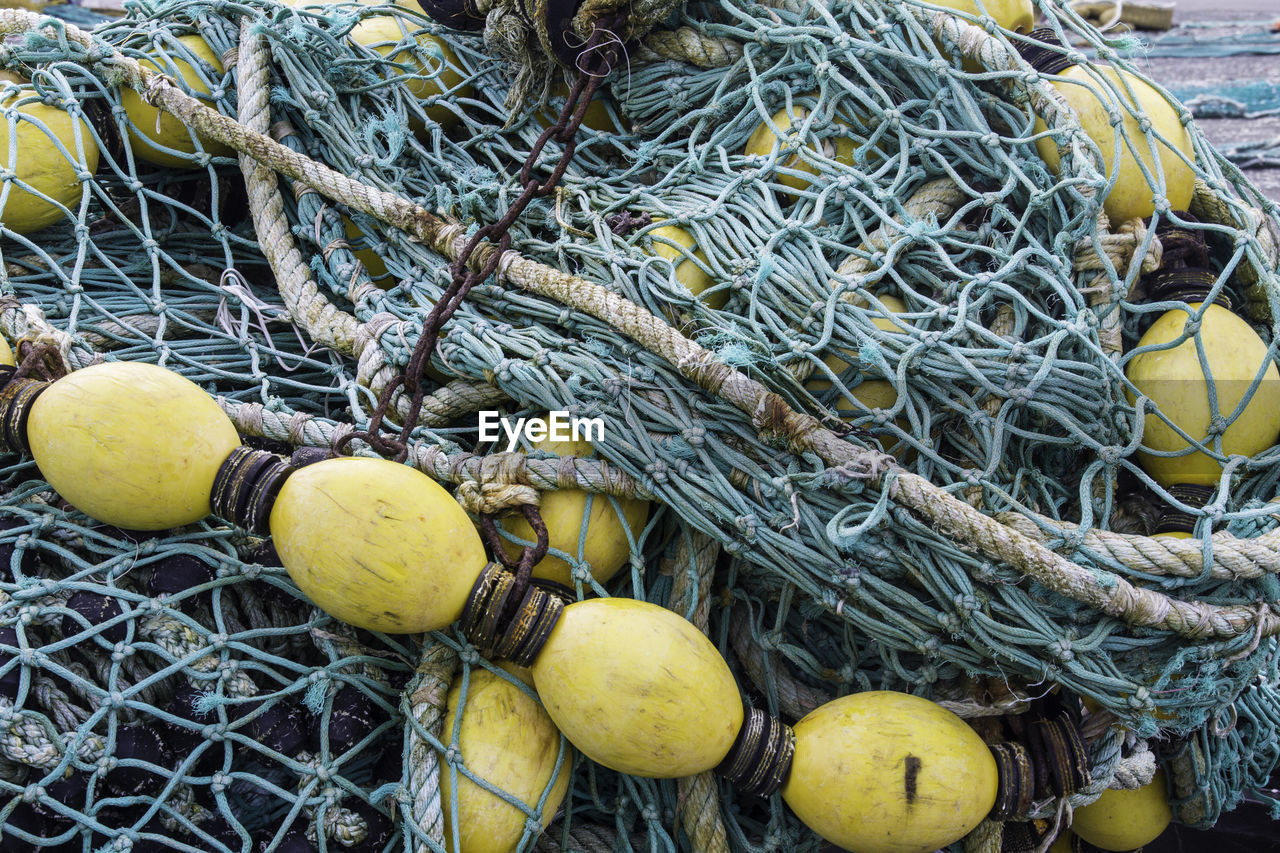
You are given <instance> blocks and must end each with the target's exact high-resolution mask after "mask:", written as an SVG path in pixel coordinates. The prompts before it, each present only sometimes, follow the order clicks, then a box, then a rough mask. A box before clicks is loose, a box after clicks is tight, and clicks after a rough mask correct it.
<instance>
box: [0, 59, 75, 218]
mask: <svg viewBox="0 0 1280 853" xmlns="http://www.w3.org/2000/svg"><path fill="white" fill-rule="evenodd" d="M10 84H16V85H10ZM0 93H2V94H0V108H3V109H5V110H6V111H7V110H10V109H12V110H13V112H12V113H10V114H9V116H8V118H7V119H6V120H4V121H0V164H3V166H4V168H5V169H7V170H8V171H10V172H13V174H14V180H13V181H6V182H5V184H7V188H8V195H7V196H5V197H4V201H3V206H0V222H3V223H4V226H5V227H6V228H8V229H9V230H11V231H15V232H17V233H18V234H32V233H34V232H36V231H39V230H40V229H41V228H47V227H48V226H50V225H52V224H54V223H55V222H58V221H59V220H61V219H62V218H63V217H64V216H66V214H65V213H64V212H63V208H64V207H65V208H67V209H69V210H71V211H72V214H71V215H72V216H74V215H75V209H76V208H77V207H78V206H79V204H80V197H81V194H82V192H83V187H82V185H81V182H80V178H79V174H80V173H81V172H82V171H83V172H84V173H87V174H93V172H95V171H97V169H98V146H97V144H96V143H95V142H94V139H93V135H92V134H91V133H90V131H89V125H88V123H86V122H85V120H84V118H82V117H78V118H75V119H72V118H71V116H70V115H69V114H68V113H67V111H66V110H64V109H62V108H60V107H57V106H51V105H49V104H44V103H41V100H40V96H39V95H38V94H37V93H36V90H35V89H34V88H33V87H32V86H31V85H30V84H29V82H28V81H27V80H25V79H23V78H22V77H19V76H18V75H17V74H13V73H11V72H0ZM14 143H16V144H14ZM59 145H60V146H61V147H62V148H63V149H65V150H66V154H64V153H63V152H62V151H61V150H59V147H58V146H59ZM11 150H12V156H10V152H11ZM23 184H25V185H26V187H29V189H24V188H23V186H21V185H23ZM0 186H2V185H0Z"/></svg>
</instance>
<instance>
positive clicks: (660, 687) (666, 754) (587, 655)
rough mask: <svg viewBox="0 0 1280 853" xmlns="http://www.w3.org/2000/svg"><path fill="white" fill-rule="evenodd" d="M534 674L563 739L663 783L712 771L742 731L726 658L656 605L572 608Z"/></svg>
mask: <svg viewBox="0 0 1280 853" xmlns="http://www.w3.org/2000/svg"><path fill="white" fill-rule="evenodd" d="M532 670H533V683H534V685H535V686H536V687H537V688H538V695H539V696H540V697H541V698H542V702H543V704H544V705H545V706H546V708H547V713H548V714H550V715H551V719H552V720H554V721H555V723H556V726H557V727H558V728H559V729H560V731H562V732H564V734H565V737H567V738H569V740H570V741H571V742H572V743H573V745H574V746H576V747H577V748H578V749H579V750H581V751H582V752H583V754H585V755H586V756H587V757H588V758H590V759H591V760H592V761H595V762H596V763H598V764H603V765H604V766H605V767H608V768H610V769H612V770H617V771H619V772H621V773H630V774H632V775H634V776H647V777H653V778H664V779H665V778H675V777H680V776H692V775H694V774H696V773H701V772H702V771H704V770H710V769H711V768H713V767H715V766H716V765H717V764H719V763H720V761H721V760H722V759H723V758H724V757H725V755H726V754H727V753H728V752H729V748H730V747H731V746H733V741H734V738H735V737H736V736H737V734H738V729H739V728H740V727H741V726H742V713H743V712H742V699H741V698H739V696H738V685H737V684H736V683H735V682H734V680H733V674H732V673H730V672H729V667H728V665H727V664H726V663H725V661H724V658H723V657H721V656H720V652H719V651H717V649H716V647H715V646H714V645H712V644H711V641H710V640H708V639H707V638H706V636H704V635H703V634H702V632H701V631H699V630H698V629H697V628H695V627H693V625H692V624H690V623H689V622H688V621H687V620H685V619H684V618H682V617H681V616H679V615H677V614H675V613H672V612H671V611H670V610H667V609H666V608H663V607H659V606H658V605H656V604H648V603H646V602H643V601H635V600H632V599H629V598H596V599H591V600H589V601H579V602H577V603H574V604H570V605H569V606H567V607H566V608H565V609H564V613H563V614H561V616H560V621H559V622H558V623H557V624H556V626H555V628H554V629H552V631H551V635H550V637H548V638H547V642H546V645H544V646H543V647H542V652H541V653H540V654H539V655H538V657H537V659H536V660H535V661H534V662H533V666H532Z"/></svg>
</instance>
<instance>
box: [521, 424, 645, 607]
mask: <svg viewBox="0 0 1280 853" xmlns="http://www.w3.org/2000/svg"><path fill="white" fill-rule="evenodd" d="M536 422H538V423H542V424H548V421H547V419H546V418H545V417H544V418H538V419H536ZM551 426H554V425H551ZM555 434H556V433H555V432H553V431H552V430H551V427H550V426H549V427H548V429H547V436H548V437H547V438H545V439H541V440H539V441H535V442H533V447H534V449H535V450H547V451H550V452H552V453H555V454H557V455H559V456H590V455H592V454H593V453H594V449H593V448H592V446H591V442H589V441H586V440H585V439H582V438H578V439H573V438H570V439H569V440H567V441H561V440H556V439H553V438H551V436H552V435H555ZM617 500H618V507H619V509H621V511H622V514H621V515H619V514H618V510H615V509H614V508H613V503H612V502H611V501H610V500H609V498H608V497H607V496H606V495H597V494H591V493H589V492H584V491H582V490H581V489H556V490H555V491H548V492H543V493H542V504H541V506H540V507H539V512H540V513H541V514H542V521H543V522H544V523H545V524H546V525H547V541H548V543H549V544H550V546H551V547H552V548H554V549H556V550H559V551H563V552H565V553H567V554H571V555H573V556H574V557H577V558H579V559H581V560H582V561H583V562H585V563H586V564H587V565H588V566H590V567H591V576H592V577H593V578H595V579H596V582H597V583H604V582H605V581H607V580H609V579H610V578H611V577H613V576H614V575H616V574H617V573H618V570H619V569H621V568H622V567H623V566H624V565H625V564H626V563H627V561H628V560H629V559H630V557H631V545H630V543H629V540H628V539H627V531H628V530H630V531H631V534H632V536H633V537H634V536H636V535H637V534H639V532H640V530H641V529H642V528H643V526H644V521H645V518H646V517H648V515H649V502H648V501H642V500H637V499H636V498H618V499H617ZM588 503H590V505H591V506H590V509H588V508H587V504H588ZM501 526H502V528H503V529H504V530H506V531H507V532H508V533H511V534H512V535H513V536H516V537H519V538H520V539H523V540H525V541H527V542H533V541H534V540H535V538H536V537H535V535H534V532H533V528H532V527H530V526H529V522H527V521H525V519H524V516H523V515H515V514H513V515H510V516H507V517H505V518H503V519H502V521H501ZM584 528H585V530H586V534H585V536H584V535H583V530H584ZM579 542H582V549H581V551H579V549H578V543H579ZM503 549H504V550H505V551H506V552H507V553H508V554H510V555H511V556H513V557H517V556H519V555H520V550H521V549H520V546H518V545H515V544H513V543H511V542H505V541H504V542H503ZM533 576H534V577H536V578H546V579H547V580H552V581H555V582H556V583H560V584H564V585H565V586H569V587H572V586H573V582H574V578H573V571H572V569H571V568H570V566H569V563H568V562H566V561H565V560H564V559H562V558H560V557H557V556H555V555H553V554H548V555H547V556H546V557H544V558H542V560H540V561H539V562H538V564H537V565H535V566H534V567H533Z"/></svg>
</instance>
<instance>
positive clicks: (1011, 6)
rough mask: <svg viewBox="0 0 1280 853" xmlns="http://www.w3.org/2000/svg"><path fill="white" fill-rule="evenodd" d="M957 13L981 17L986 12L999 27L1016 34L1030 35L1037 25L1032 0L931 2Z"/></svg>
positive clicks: (935, 0) (938, 0) (932, 0)
mask: <svg viewBox="0 0 1280 853" xmlns="http://www.w3.org/2000/svg"><path fill="white" fill-rule="evenodd" d="M931 2H933V3H936V4H937V5H939V6H946V7H947V8H948V9H954V10H955V11H957V12H964V13H965V14H967V15H973V16H974V17H981V16H982V14H983V13H984V12H985V13H986V14H987V15H989V16H991V18H992V20H994V21H995V22H996V23H997V24H998V25H1000V26H1001V27H1003V28H1004V29H1006V30H1011V31H1013V32H1015V33H1029V32H1031V29H1032V28H1033V27H1034V26H1035V23H1036V11H1035V8H1034V7H1033V6H1032V5H1031V0H931Z"/></svg>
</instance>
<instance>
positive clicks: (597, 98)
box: [538, 82, 628, 136]
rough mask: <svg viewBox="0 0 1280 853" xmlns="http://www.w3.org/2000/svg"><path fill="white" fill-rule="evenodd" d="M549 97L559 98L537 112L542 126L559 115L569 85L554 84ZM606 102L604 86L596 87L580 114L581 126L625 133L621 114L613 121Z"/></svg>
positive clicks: (551, 121)
mask: <svg viewBox="0 0 1280 853" xmlns="http://www.w3.org/2000/svg"><path fill="white" fill-rule="evenodd" d="M551 97H552V98H553V99H556V98H558V99H559V100H553V101H551V102H549V103H547V104H546V105H545V106H544V107H543V108H542V109H541V110H540V111H539V113H538V118H539V119H540V123H541V124H543V125H544V126H546V125H549V124H553V123H554V122H555V121H556V119H558V118H559V117H560V112H561V110H563V109H564V103H565V100H566V99H568V97H569V87H568V86H566V85H565V84H564V83H563V82H559V83H556V84H554V85H553V86H552V87H551ZM608 102H609V94H608V92H607V91H606V90H605V89H604V88H600V89H597V90H596V93H595V94H594V95H592V97H591V102H590V103H589V104H587V109H586V112H584V113H583V114H582V126H583V127H585V128H587V129H588V130H594V131H596V132H597V133H608V134H612V135H615V136H616V135H617V134H620V133H627V132H628V131H627V128H626V127H624V126H623V124H622V117H621V115H619V117H618V120H617V121H615V120H614V117H613V114H612V113H610V112H609V106H608Z"/></svg>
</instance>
